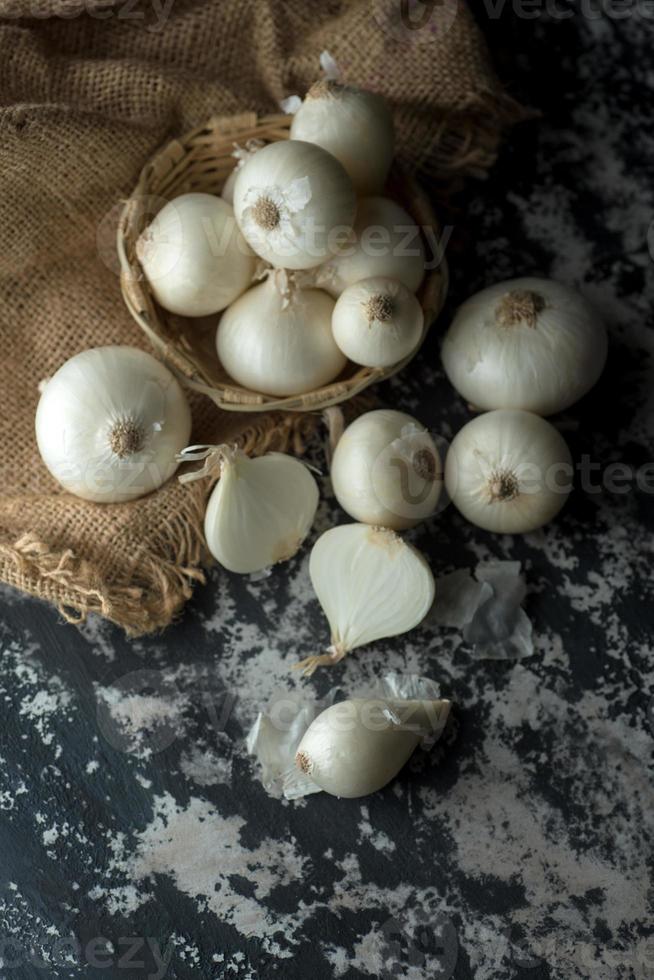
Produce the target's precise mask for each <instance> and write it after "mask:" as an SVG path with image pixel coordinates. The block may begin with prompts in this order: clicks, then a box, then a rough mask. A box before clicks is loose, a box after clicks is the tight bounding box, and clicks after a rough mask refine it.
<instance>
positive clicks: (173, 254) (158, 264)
mask: <svg viewBox="0 0 654 980" xmlns="http://www.w3.org/2000/svg"><path fill="white" fill-rule="evenodd" d="M136 253H137V255H138V258H139V261H140V263H141V265H142V267H143V271H144V272H145V275H146V277H147V280H148V282H149V283H150V287H151V289H152V294H153V296H154V298H155V299H156V301H157V302H158V303H159V304H160V305H161V306H163V308H164V309H166V310H170V312H171V313H179V314H181V315H182V316H191V317H195V316H207V315H208V314H210V313H218V312H219V311H220V310H224V309H225V307H226V306H229V304H230V303H231V302H232V301H233V300H235V299H236V297H237V296H240V295H241V293H242V292H243V290H245V289H247V287H248V286H249V285H250V283H251V282H252V278H253V276H254V273H255V269H256V263H257V260H256V257H255V256H254V254H253V252H252V251H251V249H250V248H249V246H248V245H247V243H246V242H245V239H244V238H243V236H242V235H241V233H240V231H239V229H238V227H237V224H236V220H235V218H234V212H233V210H232V208H231V207H230V206H229V204H227V202H226V201H223V200H222V198H220V197H215V196H214V195H213V194H182V195H181V196H180V197H176V198H175V199H174V200H173V201H169V203H168V204H166V205H165V206H164V207H163V208H162V210H161V211H160V212H159V214H158V215H157V216H156V218H155V219H154V221H153V222H152V223H151V224H150V225H149V226H148V227H147V228H146V229H145V231H144V232H143V234H142V235H141V237H140V238H139V240H138V242H137V245H136Z"/></svg>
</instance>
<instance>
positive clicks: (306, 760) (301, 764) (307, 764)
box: [295, 752, 313, 776]
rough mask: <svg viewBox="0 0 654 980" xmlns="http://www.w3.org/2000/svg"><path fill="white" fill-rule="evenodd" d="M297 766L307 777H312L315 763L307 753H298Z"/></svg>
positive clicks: (296, 757)
mask: <svg viewBox="0 0 654 980" xmlns="http://www.w3.org/2000/svg"><path fill="white" fill-rule="evenodd" d="M295 765H296V766H297V768H298V769H299V770H300V772H303V773H304V775H305V776H310V775H311V771H312V769H313V762H312V761H311V758H310V757H309V755H308V753H307V752H298V753H297V755H296V756H295Z"/></svg>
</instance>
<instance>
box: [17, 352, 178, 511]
mask: <svg viewBox="0 0 654 980" xmlns="http://www.w3.org/2000/svg"><path fill="white" fill-rule="evenodd" d="M35 424H36V439H37V443H38V447H39V452H40V454H41V458H42V459H43V462H44V463H45V465H46V466H47V468H48V470H49V471H50V473H51V474H52V476H53V477H54V478H55V480H57V481H58V482H59V483H60V484H61V485H62V486H63V487H64V488H65V489H66V490H68V491H69V493H72V494H75V496H77V497H81V498H83V499H84V500H92V501H96V502H98V503H122V502H125V501H128V500H134V499H135V498H137V497H141V496H143V495H144V494H146V493H150V492H151V491H152V490H155V489H156V488H157V487H159V486H160V485H161V484H162V483H164V482H165V481H166V480H167V479H168V478H169V477H170V476H172V474H173V473H174V472H175V470H176V469H177V465H178V464H177V462H176V459H175V457H176V454H177V453H178V452H179V451H180V450H181V449H183V447H184V446H186V445H187V444H188V439H189V435H190V431H191V413H190V410H189V407H188V402H187V401H186V397H185V395H184V392H183V391H182V389H181V387H180V386H179V384H178V382H177V381H176V380H175V378H174V377H173V375H172V374H171V373H170V371H169V370H168V368H166V367H165V366H164V365H163V364H161V363H160V362H159V361H157V360H156V359H155V358H154V357H152V355H151V354H148V353H146V352H145V351H141V350H137V349H136V348H135V347H120V346H115V347H96V348H92V349H91V350H87V351H83V352H81V353H79V354H76V355H75V356H74V357H71V358H70V360H68V361H66V362H65V364H63V365H62V366H61V367H60V368H59V370H58V371H57V372H56V373H55V374H54V375H53V376H52V378H50V379H49V381H48V382H47V384H46V386H45V389H44V391H43V394H42V395H41V399H40V401H39V404H38V408H37V411H36V423H35Z"/></svg>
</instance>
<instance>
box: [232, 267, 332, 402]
mask: <svg viewBox="0 0 654 980" xmlns="http://www.w3.org/2000/svg"><path fill="white" fill-rule="evenodd" d="M286 283H287V280H286V276H285V274H284V273H283V271H282V270H278V271H277V272H274V273H273V274H272V275H270V276H269V277H268V278H267V279H266V280H265V281H264V282H262V283H259V285H257V286H253V287H252V289H250V290H248V292H247V293H244V295H243V296H241V297H240V298H239V299H238V300H236V302H235V303H233V304H232V305H231V306H230V307H229V309H228V310H226V311H225V312H224V313H223V315H222V318H221V320H220V323H219V325H218V332H217V334H216V348H217V351H218V357H219V358H220V362H221V364H222V365H223V367H224V368H225V370H226V371H227V373H228V374H229V375H231V377H232V378H233V379H234V380H235V381H236V382H238V384H240V385H243V386H244V387H245V388H249V389H250V390H251V391H260V392H264V393H266V394H268V395H297V394H301V393H303V392H306V391H312V390H313V389H315V388H319V387H321V386H322V385H324V384H328V382H330V381H333V380H334V378H335V377H336V376H337V375H338V374H340V372H341V371H342V370H343V368H344V367H345V364H346V359H345V356H344V355H343V354H342V353H341V351H340V350H339V349H338V347H337V346H336V342H335V341H334V337H333V334H332V326H331V317H332V311H333V309H334V300H333V299H332V298H331V296H329V295H328V294H327V293H325V292H323V291H322V290H320V289H297V288H293V287H291V288H290V290H288V289H287V287H286Z"/></svg>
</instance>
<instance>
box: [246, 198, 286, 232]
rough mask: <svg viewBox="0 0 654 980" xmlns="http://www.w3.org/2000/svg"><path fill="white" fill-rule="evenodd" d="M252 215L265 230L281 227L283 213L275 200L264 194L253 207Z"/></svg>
mask: <svg viewBox="0 0 654 980" xmlns="http://www.w3.org/2000/svg"><path fill="white" fill-rule="evenodd" d="M252 217H253V218H254V220H255V221H256V223H257V224H258V225H259V227H260V228H262V229H263V230H264V231H274V230H275V228H278V227H279V222H280V220H281V214H280V213H279V208H278V207H277V205H276V204H275V202H274V201H273V200H272V199H271V198H269V197H267V195H265V194H262V195H261V197H259V198H258V199H257V202H256V204H255V205H254V206H253V208H252Z"/></svg>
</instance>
